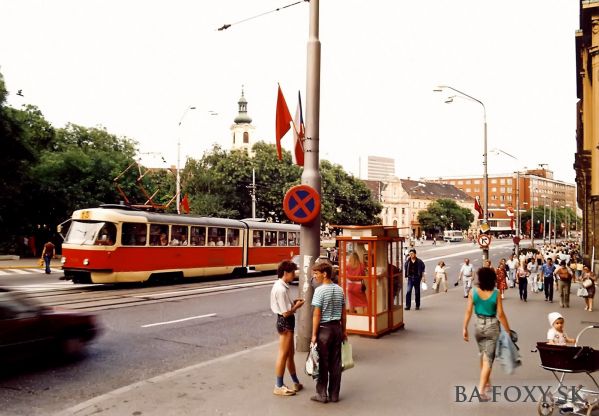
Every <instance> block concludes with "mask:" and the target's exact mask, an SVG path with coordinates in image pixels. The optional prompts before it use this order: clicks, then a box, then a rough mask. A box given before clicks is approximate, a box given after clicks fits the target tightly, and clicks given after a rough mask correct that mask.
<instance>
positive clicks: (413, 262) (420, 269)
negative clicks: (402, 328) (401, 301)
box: [404, 248, 425, 311]
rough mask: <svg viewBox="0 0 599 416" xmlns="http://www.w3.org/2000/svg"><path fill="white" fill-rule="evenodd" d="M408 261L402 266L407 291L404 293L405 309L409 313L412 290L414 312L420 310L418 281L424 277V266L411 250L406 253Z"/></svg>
mask: <svg viewBox="0 0 599 416" xmlns="http://www.w3.org/2000/svg"><path fill="white" fill-rule="evenodd" d="M408 255H409V257H408V259H407V260H406V262H405V264H404V270H405V273H406V278H407V279H408V290H407V291H406V307H405V310H406V311H409V310H410V307H411V305H412V289H414V301H415V303H416V310H419V309H420V281H421V280H422V276H423V275H424V269H425V265H424V262H423V261H422V260H420V259H419V258H418V257H416V249H414V248H411V249H410V251H409V252H408Z"/></svg>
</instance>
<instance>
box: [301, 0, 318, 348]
mask: <svg viewBox="0 0 599 416" xmlns="http://www.w3.org/2000/svg"><path fill="white" fill-rule="evenodd" d="M318 35H319V0H310V31H309V35H308V48H307V49H308V56H307V74H306V75H307V79H306V95H307V100H306V141H305V142H304V172H303V173H302V184H304V185H309V186H311V187H312V188H314V190H315V191H316V192H318V194H321V177H320V170H319V140H320V137H319V135H320V40H319V39H318ZM300 239H301V244H300V266H301V267H300V280H299V292H300V297H301V298H302V299H304V300H305V301H306V304H305V306H304V307H303V308H300V309H299V314H298V331H297V350H298V351H303V352H306V351H309V349H310V339H311V337H312V309H311V308H310V306H309V305H310V304H311V303H312V295H313V289H312V285H310V278H309V277H310V275H311V273H312V266H313V264H314V261H315V260H316V259H317V258H318V256H319V254H320V213H319V214H318V216H317V217H316V218H315V219H314V221H312V222H311V223H309V224H304V225H302V226H301V229H300Z"/></svg>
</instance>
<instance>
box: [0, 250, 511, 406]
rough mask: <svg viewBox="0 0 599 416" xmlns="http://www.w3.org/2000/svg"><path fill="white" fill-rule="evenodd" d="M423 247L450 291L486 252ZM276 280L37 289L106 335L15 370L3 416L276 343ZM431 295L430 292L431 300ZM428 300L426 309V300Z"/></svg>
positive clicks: (1, 386)
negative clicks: (79, 352) (74, 354)
mask: <svg viewBox="0 0 599 416" xmlns="http://www.w3.org/2000/svg"><path fill="white" fill-rule="evenodd" d="M416 248H417V250H418V256H419V257H421V258H422V259H423V260H424V261H425V264H426V269H427V280H428V282H429V285H430V284H431V283H432V276H433V271H434V267H435V265H436V264H437V263H438V261H439V260H441V259H443V260H444V261H445V263H446V264H447V270H448V276H449V281H450V290H461V288H457V289H456V288H454V287H453V282H455V279H456V277H457V273H458V270H459V267H460V265H461V263H462V262H463V259H464V258H465V257H469V258H470V259H471V260H472V261H473V263H474V266H475V267H479V266H480V264H481V260H480V257H481V254H480V253H481V251H480V249H479V248H478V247H477V246H473V245H472V244H469V243H457V244H456V243H452V244H445V245H442V244H440V245H438V246H431V245H430V243H429V245H425V246H417V247H416ZM510 252H511V244H510V243H509V242H508V241H500V242H499V244H495V246H493V247H492V249H491V259H492V260H493V263H494V264H496V263H497V260H498V258H500V257H506V256H507V255H509V253H510ZM59 276H60V274H52V275H50V276H45V275H44V276H42V277H40V276H34V277H31V279H32V281H33V283H30V282H29V281H27V280H26V279H27V278H25V277H21V278H20V279H21V280H19V281H18V282H17V283H15V280H14V279H12V278H8V277H5V276H2V277H0V285H2V284H10V285H13V286H16V287H19V286H27V285H30V284H35V282H36V281H37V279H42V281H43V282H47V281H48V280H47V279H52V280H58V277H59ZM273 280H274V276H263V277H261V278H252V279H246V281H245V282H246V283H251V282H257V283H255V284H256V285H255V286H247V287H239V283H240V280H239V279H236V280H233V279H221V280H211V281H208V282H196V283H186V284H184V285H176V286H151V287H145V286H144V287H139V286H134V287H125V288H117V289H109V288H102V287H100V288H98V287H89V288H88V289H87V290H84V289H83V290H82V289H80V288H79V287H78V286H73V287H71V288H68V287H65V288H63V289H60V290H54V291H42V292H33V293H32V295H33V296H35V297H37V298H38V299H40V300H41V301H42V302H44V303H46V304H50V305H58V306H71V307H75V308H80V309H84V310H93V311H95V313H96V314H97V315H98V318H99V320H100V321H101V323H102V326H103V328H104V332H103V334H102V336H101V337H100V338H99V339H98V340H97V341H96V342H95V343H93V344H92V345H90V347H89V348H88V350H87V353H86V355H85V356H84V357H82V359H80V360H75V361H67V362H64V361H62V360H60V361H59V360H55V359H48V360H46V359H43V360H41V361H40V362H36V363H29V364H27V365H22V366H20V367H19V370H18V371H16V372H14V371H13V372H9V373H8V374H7V373H6V371H4V374H3V375H2V377H1V378H0V406H1V407H0V408H1V410H0V414H2V415H37V414H39V415H42V414H44V415H45V414H48V413H51V412H54V411H58V410H61V409H63V408H65V407H69V406H73V405H75V404H77V403H80V402H82V401H85V400H87V399H90V398H93V397H95V396H97V395H100V394H103V393H107V392H109V391H112V390H114V389H117V388H119V387H122V386H126V385H129V384H131V383H134V382H137V381H140V380H143V379H147V378H150V377H154V376H157V375H159V374H162V373H165V372H168V371H173V370H176V369H179V368H183V367H186V366H189V365H192V364H196V363H199V362H203V361H206V360H209V359H212V358H215V357H218V356H223V355H227V354H230V353H233V352H237V351H240V350H243V349H246V348H251V347H254V346H258V345H262V344H265V343H268V342H273V341H276V339H277V336H276V332H275V330H274V319H273V316H272V313H271V312H270V309H269V301H268V299H269V293H270V288H271V282H272V281H273ZM260 281H262V282H264V283H263V284H260V283H259V282H260ZM242 283H243V282H242ZM293 290H296V288H294V289H293ZM430 294H431V290H429V291H427V292H425V293H424V296H425V297H426V296H430ZM133 300H134V301H135V302H133ZM422 303H423V307H426V299H425V300H423V302H422Z"/></svg>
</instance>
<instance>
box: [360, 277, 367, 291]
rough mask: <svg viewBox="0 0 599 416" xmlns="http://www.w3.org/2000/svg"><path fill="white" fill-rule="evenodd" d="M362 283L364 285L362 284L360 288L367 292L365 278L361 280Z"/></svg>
mask: <svg viewBox="0 0 599 416" xmlns="http://www.w3.org/2000/svg"><path fill="white" fill-rule="evenodd" d="M360 284H361V285H362V286H360V290H361V291H362V292H366V282H365V281H364V279H362V280H360Z"/></svg>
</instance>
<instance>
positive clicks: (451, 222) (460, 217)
mask: <svg viewBox="0 0 599 416" xmlns="http://www.w3.org/2000/svg"><path fill="white" fill-rule="evenodd" d="M473 221H474V215H473V214H472V211H470V210H469V209H467V208H462V207H460V206H459V205H458V204H457V203H456V202H455V201H454V200H453V199H438V200H436V201H434V202H432V203H431V204H430V205H429V206H428V208H427V209H426V210H424V211H420V212H419V213H418V222H419V223H420V225H421V226H422V228H423V229H425V230H427V231H428V232H431V233H433V232H437V231H439V230H450V229H454V230H466V229H468V228H470V224H472V222H473Z"/></svg>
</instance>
